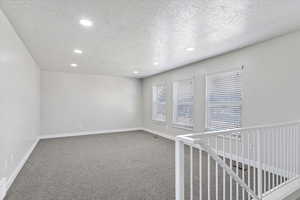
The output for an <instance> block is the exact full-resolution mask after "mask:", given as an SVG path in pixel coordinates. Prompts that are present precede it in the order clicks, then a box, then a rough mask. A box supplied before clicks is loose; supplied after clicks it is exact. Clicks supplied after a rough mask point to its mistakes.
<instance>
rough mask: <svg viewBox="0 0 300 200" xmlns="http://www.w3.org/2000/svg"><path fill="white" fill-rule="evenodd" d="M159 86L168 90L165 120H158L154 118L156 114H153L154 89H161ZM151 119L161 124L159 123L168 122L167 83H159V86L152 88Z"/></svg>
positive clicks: (155, 85)
mask: <svg viewBox="0 0 300 200" xmlns="http://www.w3.org/2000/svg"><path fill="white" fill-rule="evenodd" d="M159 86H164V87H165V88H166V103H165V108H166V117H165V120H163V119H157V118H155V117H154V113H153V106H154V101H153V88H154V87H159ZM151 97H152V98H151V119H152V121H154V122H159V123H166V122H167V116H168V112H167V110H168V108H167V105H168V103H167V99H168V87H167V84H166V83H157V84H153V85H152V87H151Z"/></svg>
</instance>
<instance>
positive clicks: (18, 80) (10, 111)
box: [0, 10, 40, 181]
mask: <svg viewBox="0 0 300 200" xmlns="http://www.w3.org/2000/svg"><path fill="white" fill-rule="evenodd" d="M0 30H1V31H0V44H1V45H0V128H1V132H0V180H1V179H2V178H5V179H6V181H8V180H9V179H10V177H12V176H13V175H15V172H16V169H18V167H19V166H20V163H21V162H22V160H23V157H24V156H25V155H26V154H27V152H28V151H29V150H30V149H31V147H32V145H33V144H34V143H35V141H36V139H37V138H38V135H39V125H40V116H39V115H40V110H39V109H40V70H39V67H38V66H37V65H36V63H35V62H34V60H33V58H32V57H31V55H30V54H29V52H28V51H27V49H26V47H25V46H24V44H23V42H22V41H21V40H20V38H19V37H18V35H17V34H16V32H15V30H14V29H13V27H12V26H11V24H10V23H9V21H8V19H7V18H6V16H5V15H4V13H3V12H2V11H1V10H0ZM2 180H3V179H2Z"/></svg>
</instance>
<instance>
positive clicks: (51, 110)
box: [41, 71, 142, 135]
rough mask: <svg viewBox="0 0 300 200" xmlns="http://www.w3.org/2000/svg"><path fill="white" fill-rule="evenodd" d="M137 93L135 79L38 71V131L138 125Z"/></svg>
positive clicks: (138, 85)
mask: <svg viewBox="0 0 300 200" xmlns="http://www.w3.org/2000/svg"><path fill="white" fill-rule="evenodd" d="M141 96H142V90H141V81H140V80H138V79H131V78H120V77H112V76H101V75H82V74H73V73H63V72H47V71H42V72H41V133H42V135H56V134H70V133H79V132H97V131H99V132H102V131H107V130H108V131H109V130H119V129H130V128H136V127H141V126H142V112H141V110H142V106H141V103H142V98H141Z"/></svg>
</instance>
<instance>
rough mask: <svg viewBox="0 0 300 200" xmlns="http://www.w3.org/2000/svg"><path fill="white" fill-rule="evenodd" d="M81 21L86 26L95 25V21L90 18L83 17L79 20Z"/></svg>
mask: <svg viewBox="0 0 300 200" xmlns="http://www.w3.org/2000/svg"><path fill="white" fill-rule="evenodd" d="M79 23H80V24H81V25H82V26H85V27H91V26H93V25H94V23H93V22H92V21H91V20H89V19H81V20H80V21H79Z"/></svg>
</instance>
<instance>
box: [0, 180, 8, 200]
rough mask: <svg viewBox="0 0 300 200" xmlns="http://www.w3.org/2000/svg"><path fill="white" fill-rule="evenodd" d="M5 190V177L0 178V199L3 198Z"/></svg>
mask: <svg viewBox="0 0 300 200" xmlns="http://www.w3.org/2000/svg"><path fill="white" fill-rule="evenodd" d="M6 190H7V189H6V178H2V179H1V180H0V200H2V199H4V197H5V195H6Z"/></svg>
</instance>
